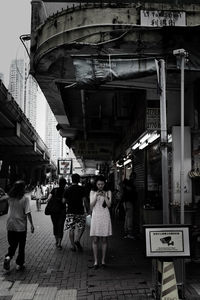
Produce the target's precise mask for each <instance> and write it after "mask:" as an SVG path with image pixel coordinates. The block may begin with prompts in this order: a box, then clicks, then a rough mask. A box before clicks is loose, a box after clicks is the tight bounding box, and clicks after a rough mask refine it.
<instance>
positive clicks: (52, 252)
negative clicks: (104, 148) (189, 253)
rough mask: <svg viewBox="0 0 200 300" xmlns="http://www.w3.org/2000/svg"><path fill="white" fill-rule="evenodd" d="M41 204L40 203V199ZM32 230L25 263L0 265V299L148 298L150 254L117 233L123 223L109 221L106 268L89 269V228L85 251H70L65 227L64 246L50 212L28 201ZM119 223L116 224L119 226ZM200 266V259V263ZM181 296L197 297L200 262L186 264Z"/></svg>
mask: <svg viewBox="0 0 200 300" xmlns="http://www.w3.org/2000/svg"><path fill="white" fill-rule="evenodd" d="M42 209H43V210H44V205H42ZM32 215H33V220H34V225H35V233H34V234H31V233H30V228H29V231H28V236H27V245H26V269H25V270H23V271H16V270H15V260H14V259H13V260H12V262H11V271H10V272H9V273H5V271H4V270H3V268H2V267H0V300H3V299H5V300H11V299H12V300H28V299H34V300H46V299H47V300H54V299H55V300H75V299H78V300H86V299H87V300H97V299H99V300H101V299H103V300H108V299H119V300H122V299H133V300H139V299H140V300H142V299H152V297H151V294H152V293H151V291H152V288H154V286H152V283H153V281H152V278H153V275H152V266H151V260H150V259H148V258H145V252H144V242H143V241H142V240H136V241H133V240H127V239H123V238H122V228H121V227H122V226H121V224H120V223H118V222H113V228H114V234H113V236H112V237H111V238H110V240H109V247H108V256H107V263H108V266H107V268H106V269H102V268H100V269H98V270H93V269H92V268H91V267H92V264H93V257H92V250H91V240H90V238H89V232H88V228H87V229H86V231H85V232H84V235H83V239H82V244H83V247H84V251H83V252H82V253H80V252H71V251H70V244H69V239H68V233H67V232H65V234H64V239H63V249H62V250H58V249H56V248H55V242H54V237H53V234H52V224H51V221H50V217H48V216H45V214H44V211H41V212H36V209H35V202H34V201H32ZM6 219H7V216H6V215H3V216H0V228H1V231H0V264H1V266H2V265H3V260H4V255H5V253H6V252H7V239H6V228H5V223H6ZM120 228H121V229H120ZM199 266H200V264H199ZM186 270H187V272H186V275H187V276H186V279H187V280H186V293H185V295H186V298H187V300H190V299H191V300H192V299H200V268H199V267H198V265H197V264H193V265H192V263H188V264H186Z"/></svg>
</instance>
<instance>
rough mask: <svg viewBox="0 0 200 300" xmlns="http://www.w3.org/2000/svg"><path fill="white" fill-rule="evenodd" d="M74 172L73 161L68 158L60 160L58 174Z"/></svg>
mask: <svg viewBox="0 0 200 300" xmlns="http://www.w3.org/2000/svg"><path fill="white" fill-rule="evenodd" d="M71 173H72V161H71V160H69V159H68V160H66V159H59V160H58V174H59V175H63V176H64V175H69V174H71Z"/></svg>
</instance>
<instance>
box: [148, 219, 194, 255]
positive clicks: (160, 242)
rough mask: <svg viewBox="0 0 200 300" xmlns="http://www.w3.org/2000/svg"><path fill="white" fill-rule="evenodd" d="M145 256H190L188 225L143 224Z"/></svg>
mask: <svg viewBox="0 0 200 300" xmlns="http://www.w3.org/2000/svg"><path fill="white" fill-rule="evenodd" d="M145 239H146V256H147V257H184V256H190V243H189V228H188V226H184V225H183V226H179V225H171V226H168V225H165V226H163V227H161V226H160V225H158V227H156V226H152V227H147V226H145Z"/></svg>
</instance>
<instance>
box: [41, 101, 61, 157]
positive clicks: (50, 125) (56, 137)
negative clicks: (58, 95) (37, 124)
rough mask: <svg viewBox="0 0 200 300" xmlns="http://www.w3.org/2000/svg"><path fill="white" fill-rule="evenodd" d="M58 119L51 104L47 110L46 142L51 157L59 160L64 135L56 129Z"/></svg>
mask: <svg viewBox="0 0 200 300" xmlns="http://www.w3.org/2000/svg"><path fill="white" fill-rule="evenodd" d="M56 125H57V121H56V119H55V116H54V114H53V113H52V111H51V109H50V107H49V105H47V111H46V135H45V143H46V145H47V147H48V148H49V152H50V155H51V158H52V159H53V160H54V161H55V162H57V160H58V158H60V157H61V156H62V153H61V152H62V137H61V136H60V134H59V132H58V131H57V129H56Z"/></svg>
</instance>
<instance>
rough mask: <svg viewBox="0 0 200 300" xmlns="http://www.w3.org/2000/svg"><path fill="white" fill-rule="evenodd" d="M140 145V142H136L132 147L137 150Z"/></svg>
mask: <svg viewBox="0 0 200 300" xmlns="http://www.w3.org/2000/svg"><path fill="white" fill-rule="evenodd" d="M139 146H140V143H136V144H135V145H133V147H132V149H133V150H135V149H137V148H138V147H139Z"/></svg>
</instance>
